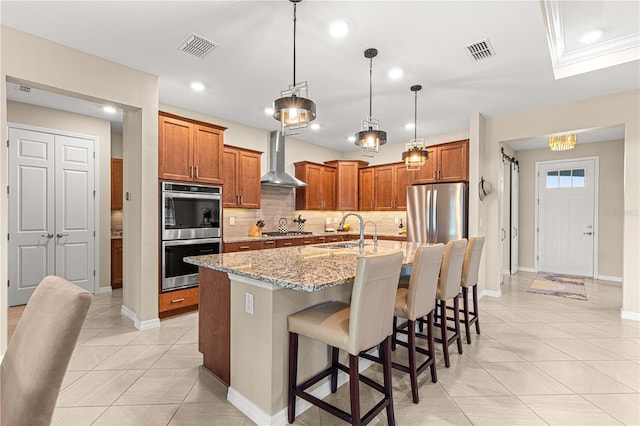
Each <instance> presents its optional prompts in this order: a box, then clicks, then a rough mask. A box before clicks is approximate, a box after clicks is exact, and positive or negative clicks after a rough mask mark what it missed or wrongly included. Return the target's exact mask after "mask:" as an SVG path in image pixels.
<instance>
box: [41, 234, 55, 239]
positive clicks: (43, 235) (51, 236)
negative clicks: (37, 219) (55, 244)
mask: <svg viewBox="0 0 640 426" xmlns="http://www.w3.org/2000/svg"><path fill="white" fill-rule="evenodd" d="M40 236H41V237H47V238H53V234H42V235H40Z"/></svg>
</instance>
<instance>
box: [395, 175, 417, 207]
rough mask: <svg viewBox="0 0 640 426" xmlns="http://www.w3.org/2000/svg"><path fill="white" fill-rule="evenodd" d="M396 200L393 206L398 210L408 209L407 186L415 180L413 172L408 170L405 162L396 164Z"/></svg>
mask: <svg viewBox="0 0 640 426" xmlns="http://www.w3.org/2000/svg"><path fill="white" fill-rule="evenodd" d="M395 178H396V180H395V189H396V194H395V197H394V198H395V200H394V202H393V207H394V209H396V210H406V209H407V186H410V185H411V182H412V180H413V172H410V171H407V169H406V167H405V165H404V164H398V165H396V166H395Z"/></svg>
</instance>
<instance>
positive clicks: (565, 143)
mask: <svg viewBox="0 0 640 426" xmlns="http://www.w3.org/2000/svg"><path fill="white" fill-rule="evenodd" d="M577 140H578V135H577V134H575V133H569V134H566V135H559V136H551V137H550V138H549V148H551V151H568V150H570V149H573V148H574V147H575V146H576V141H577Z"/></svg>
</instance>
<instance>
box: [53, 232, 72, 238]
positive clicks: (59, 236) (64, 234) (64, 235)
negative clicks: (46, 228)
mask: <svg viewBox="0 0 640 426" xmlns="http://www.w3.org/2000/svg"><path fill="white" fill-rule="evenodd" d="M68 236H69V234H67V233H60V234H56V237H58V238H62V237H68Z"/></svg>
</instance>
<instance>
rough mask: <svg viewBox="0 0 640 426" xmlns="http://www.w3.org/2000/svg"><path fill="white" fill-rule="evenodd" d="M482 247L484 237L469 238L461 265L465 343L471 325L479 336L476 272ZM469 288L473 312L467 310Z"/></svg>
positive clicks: (469, 333) (468, 338)
mask: <svg viewBox="0 0 640 426" xmlns="http://www.w3.org/2000/svg"><path fill="white" fill-rule="evenodd" d="M483 247H484V237H471V238H469V244H467V251H466V252H465V254H464V263H463V265H462V280H461V281H460V286H461V287H462V304H463V312H464V331H465V333H466V335H467V343H471V332H470V328H471V324H474V323H475V325H476V333H477V334H480V322H479V321H478V270H479V269H480V257H481V256H482V248H483ZM469 287H471V289H472V292H473V311H470V310H469Z"/></svg>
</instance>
